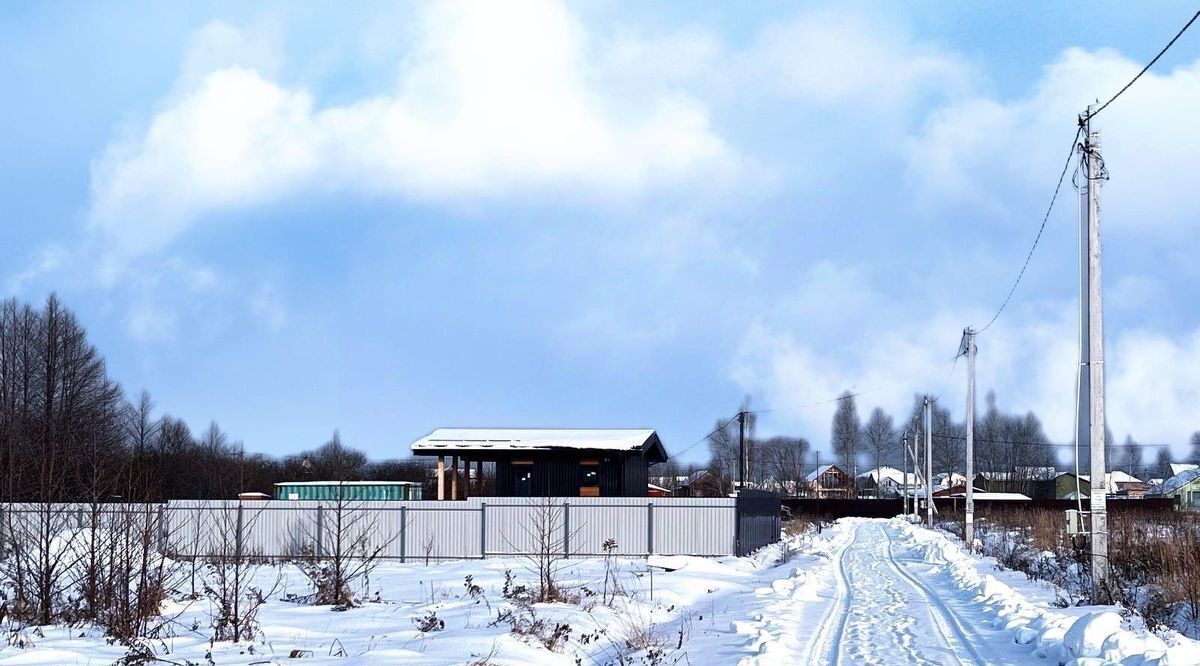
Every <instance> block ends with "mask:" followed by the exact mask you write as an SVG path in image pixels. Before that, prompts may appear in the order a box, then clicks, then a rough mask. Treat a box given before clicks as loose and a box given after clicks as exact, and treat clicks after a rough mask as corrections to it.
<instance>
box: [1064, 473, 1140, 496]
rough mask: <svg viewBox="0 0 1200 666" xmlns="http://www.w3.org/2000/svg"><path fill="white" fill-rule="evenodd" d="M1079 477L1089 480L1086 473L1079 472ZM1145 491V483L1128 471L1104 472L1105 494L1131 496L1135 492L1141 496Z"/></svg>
mask: <svg viewBox="0 0 1200 666" xmlns="http://www.w3.org/2000/svg"><path fill="white" fill-rule="evenodd" d="M1079 478H1081V479H1083V480H1085V481H1088V480H1090V477H1089V475H1087V474H1081V475H1079ZM1145 491H1146V484H1144V483H1142V480H1141V479H1139V478H1137V477H1136V476H1133V475H1132V474H1129V473H1128V472H1124V471H1122V470H1119V469H1116V470H1113V471H1111V472H1106V473H1105V474H1104V492H1105V494H1107V495H1119V496H1125V497H1132V496H1134V495H1135V494H1136V496H1138V497H1141V496H1142V495H1143V494H1144V493H1145Z"/></svg>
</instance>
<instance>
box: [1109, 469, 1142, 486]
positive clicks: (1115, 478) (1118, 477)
mask: <svg viewBox="0 0 1200 666" xmlns="http://www.w3.org/2000/svg"><path fill="white" fill-rule="evenodd" d="M1105 476H1106V477H1108V483H1109V484H1110V485H1111V484H1114V483H1141V482H1142V480H1141V479H1139V478H1137V477H1136V476H1134V475H1132V474H1130V473H1128V472H1125V471H1122V470H1119V469H1114V470H1113V471H1111V472H1109V473H1108V474H1105Z"/></svg>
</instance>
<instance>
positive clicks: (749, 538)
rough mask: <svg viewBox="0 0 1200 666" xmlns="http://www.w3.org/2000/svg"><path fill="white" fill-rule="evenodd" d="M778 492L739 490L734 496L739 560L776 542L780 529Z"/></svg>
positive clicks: (736, 547)
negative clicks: (735, 499)
mask: <svg viewBox="0 0 1200 666" xmlns="http://www.w3.org/2000/svg"><path fill="white" fill-rule="evenodd" d="M781 504H782V498H781V497H780V495H779V493H772V492H767V491H765V490H748V489H747V490H741V491H738V494H737V504H736V511H735V513H736V518H735V520H736V523H737V526H736V534H737V541H736V543H735V545H734V550H735V552H736V553H737V555H738V556H739V557H741V556H742V555H748V554H749V553H752V552H754V551H756V550H758V549H759V548H762V547H763V546H765V545H767V544H771V543H775V542H776V541H779V538H780V532H781V530H782V529H783V524H782V518H781V514H780V507H781Z"/></svg>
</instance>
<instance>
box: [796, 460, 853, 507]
mask: <svg viewBox="0 0 1200 666" xmlns="http://www.w3.org/2000/svg"><path fill="white" fill-rule="evenodd" d="M804 481H805V483H806V484H807V485H808V496H809V497H816V498H818V499H824V498H826V497H841V498H846V497H850V496H852V495H853V494H854V484H853V483H852V480H851V479H850V475H849V474H847V473H846V472H845V471H843V470H842V468H841V467H838V466H837V465H821V466H820V467H818V468H816V469H815V470H813V471H812V472H809V474H808V476H806V477H805V478H804Z"/></svg>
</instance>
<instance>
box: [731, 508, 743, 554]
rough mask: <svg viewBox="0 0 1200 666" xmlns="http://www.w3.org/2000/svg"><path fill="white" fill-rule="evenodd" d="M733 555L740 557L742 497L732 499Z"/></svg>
mask: <svg viewBox="0 0 1200 666" xmlns="http://www.w3.org/2000/svg"><path fill="white" fill-rule="evenodd" d="M733 554H734V555H737V556H738V557H741V556H742V495H741V493H738V495H736V496H735V497H734V498H733Z"/></svg>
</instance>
